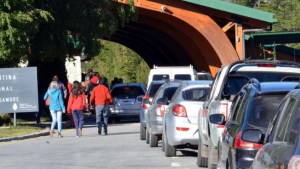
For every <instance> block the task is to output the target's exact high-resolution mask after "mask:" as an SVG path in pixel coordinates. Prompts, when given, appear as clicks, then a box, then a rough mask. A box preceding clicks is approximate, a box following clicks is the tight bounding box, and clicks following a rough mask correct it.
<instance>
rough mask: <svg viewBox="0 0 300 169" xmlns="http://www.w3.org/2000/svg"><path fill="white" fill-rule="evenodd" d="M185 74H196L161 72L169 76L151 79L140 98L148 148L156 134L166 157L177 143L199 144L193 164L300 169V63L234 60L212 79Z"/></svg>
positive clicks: (178, 146)
mask: <svg viewBox="0 0 300 169" xmlns="http://www.w3.org/2000/svg"><path fill="white" fill-rule="evenodd" d="M156 69H157V68H156ZM164 72H165V73H166V72H167V71H164ZM174 72H175V71H174ZM190 72H193V75H191V76H190V77H195V79H193V78H188V79H180V80H178V79H171V78H170V77H175V76H174V75H172V76H171V75H166V74H163V76H162V77H168V78H166V79H164V78H162V79H159V81H156V80H155V78H152V80H150V81H149V85H148V86H149V87H148V91H147V94H146V95H145V97H144V98H143V100H142V101H141V111H140V121H141V130H140V139H141V140H144V139H145V140H146V143H148V144H150V147H157V146H158V142H159V141H160V140H161V143H162V147H161V148H162V151H163V152H164V154H165V156H166V157H172V156H176V151H177V150H178V149H182V148H191V149H195V150H198V151H197V152H198V156H197V161H196V165H197V166H199V167H208V168H212V169H213V168H226V169H228V168H229V169H235V168H254V169H260V168H287V167H291V166H292V167H294V168H295V167H300V141H299V140H300V139H298V138H300V134H299V133H300V132H298V131H300V125H299V124H300V112H299V111H300V84H299V83H300V64H299V63H296V62H289V61H278V60H247V61H237V62H234V63H232V64H230V65H227V66H224V67H222V68H220V69H219V71H218V72H217V74H216V77H215V79H213V80H210V79H206V80H203V79H201V80H198V78H197V76H194V75H195V73H194V71H190ZM180 73H182V74H185V76H184V77H185V78H186V77H189V76H188V75H187V73H186V72H184V71H182V70H181V71H180ZM157 75H158V76H159V75H160V74H157ZM198 75H199V74H198ZM151 76H153V77H154V76H155V77H156V74H155V73H154V74H151ZM158 76H157V77H158ZM177 77H183V76H177ZM202 77H203V76H202ZM208 77H209V76H208ZM152 85H153V86H156V87H155V89H154V88H153V89H151V86H152ZM159 86H160V87H159ZM297 88H298V89H297ZM151 92H152V93H151ZM150 93H151V94H150Z"/></svg>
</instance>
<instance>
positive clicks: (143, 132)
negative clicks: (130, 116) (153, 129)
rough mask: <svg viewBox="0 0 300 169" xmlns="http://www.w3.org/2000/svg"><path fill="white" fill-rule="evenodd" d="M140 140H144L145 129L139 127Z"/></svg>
mask: <svg viewBox="0 0 300 169" xmlns="http://www.w3.org/2000/svg"><path fill="white" fill-rule="evenodd" d="M140 139H141V140H145V139H146V128H145V127H143V126H142V125H140Z"/></svg>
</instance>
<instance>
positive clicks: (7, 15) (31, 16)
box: [0, 0, 53, 67]
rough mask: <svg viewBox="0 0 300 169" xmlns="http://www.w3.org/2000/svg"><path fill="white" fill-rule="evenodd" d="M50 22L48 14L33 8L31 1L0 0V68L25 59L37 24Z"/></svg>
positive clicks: (29, 51) (36, 29) (28, 53)
mask: <svg viewBox="0 0 300 169" xmlns="http://www.w3.org/2000/svg"><path fill="white" fill-rule="evenodd" d="M52 20H53V18H52V16H51V15H50V13H49V12H47V11H44V10H40V9H37V8H35V7H34V1H33V0H1V3H0V30H1V32H0V66H1V67H2V66H6V67H7V66H14V65H16V64H17V63H18V62H19V61H20V60H21V59H26V58H27V57H28V56H29V55H30V54H31V49H30V48H31V45H30V40H31V38H32V37H33V36H34V35H35V33H36V32H37V31H38V30H39V24H41V23H45V22H50V21H52Z"/></svg>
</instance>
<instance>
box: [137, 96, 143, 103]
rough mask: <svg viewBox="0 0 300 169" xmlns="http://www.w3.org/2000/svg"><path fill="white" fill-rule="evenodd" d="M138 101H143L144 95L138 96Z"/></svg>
mask: <svg viewBox="0 0 300 169" xmlns="http://www.w3.org/2000/svg"><path fill="white" fill-rule="evenodd" d="M136 101H137V102H138V103H142V101H143V96H142V95H141V96H138V97H136Z"/></svg>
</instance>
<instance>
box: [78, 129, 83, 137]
mask: <svg viewBox="0 0 300 169" xmlns="http://www.w3.org/2000/svg"><path fill="white" fill-rule="evenodd" d="M78 136H79V137H81V136H82V129H81V128H79V129H78Z"/></svg>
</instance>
